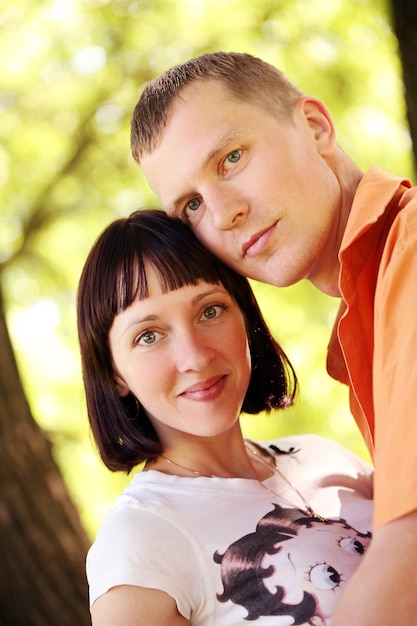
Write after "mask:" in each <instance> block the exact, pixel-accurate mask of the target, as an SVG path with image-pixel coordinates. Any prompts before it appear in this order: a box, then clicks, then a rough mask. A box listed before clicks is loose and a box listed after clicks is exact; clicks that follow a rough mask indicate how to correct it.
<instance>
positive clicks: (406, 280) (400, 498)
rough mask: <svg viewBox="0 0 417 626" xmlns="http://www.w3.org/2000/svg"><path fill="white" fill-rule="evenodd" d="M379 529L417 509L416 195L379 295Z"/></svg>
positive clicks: (393, 236)
mask: <svg viewBox="0 0 417 626" xmlns="http://www.w3.org/2000/svg"><path fill="white" fill-rule="evenodd" d="M373 392H374V407H375V458H374V461H375V526H376V527H378V526H381V525H382V524H385V523H387V522H389V521H391V520H393V519H397V518H399V517H401V516H403V515H406V514H408V513H411V512H412V511H414V510H415V509H416V508H417V454H416V450H415V445H416V444H415V442H416V441H417V408H416V406H417V402H416V401H417V196H416V195H414V199H413V201H412V202H409V204H408V205H407V206H406V207H404V208H403V210H402V211H401V212H400V213H399V215H398V217H397V219H396V222H395V224H394V225H393V227H392V228H391V232H390V235H389V238H388V240H387V244H386V246H385V251H384V257H383V259H382V261H381V266H380V274H379V278H378V285H377V290H376V294H375V346H374V367H373Z"/></svg>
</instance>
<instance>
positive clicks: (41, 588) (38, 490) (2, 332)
mask: <svg viewBox="0 0 417 626" xmlns="http://www.w3.org/2000/svg"><path fill="white" fill-rule="evenodd" d="M0 371H1V376H0V626H52V625H54V624H59V626H84V625H85V626H87V625H88V624H90V618H89V611H88V600H87V583H86V579H85V573H84V572H85V555H86V551H87V549H88V546H89V540H88V538H87V536H86V533H85V532H84V530H83V528H82V525H81V522H80V519H79V516H78V512H77V510H76V508H75V506H74V505H73V503H72V502H71V500H70V498H69V496H68V493H67V490H66V487H65V485H64V483H63V480H62V477H61V475H60V472H59V470H58V467H57V465H56V463H55V462H54V459H53V457H52V453H51V447H50V445H49V442H48V441H47V439H46V438H45V436H44V434H43V433H42V431H41V430H40V428H39V426H38V425H37V424H36V422H35V421H34V419H33V417H32V415H31V412H30V409H29V406H28V403H27V401H26V398H25V394H24V391H23V389H22V386H21V382H20V378H19V374H18V370H17V366H16V361H15V357H14V353H13V350H12V346H11V344H10V339H9V335H8V332H7V327H6V322H5V315H4V308H3V304H2V299H1V294H0Z"/></svg>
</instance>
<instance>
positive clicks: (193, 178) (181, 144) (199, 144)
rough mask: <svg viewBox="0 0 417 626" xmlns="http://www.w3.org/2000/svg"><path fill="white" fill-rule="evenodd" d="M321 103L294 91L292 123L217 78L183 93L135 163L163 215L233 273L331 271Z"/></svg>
mask: <svg viewBox="0 0 417 626" xmlns="http://www.w3.org/2000/svg"><path fill="white" fill-rule="evenodd" d="M332 128H333V127H332V124H331V121H330V122H329V116H328V114H327V115H326V112H325V108H324V107H323V106H322V105H321V104H320V103H319V102H318V101H316V100H314V99H312V98H300V100H299V101H298V102H297V103H296V105H295V107H294V115H293V119H292V120H288V119H283V118H282V117H281V118H278V117H274V116H273V115H272V114H271V113H268V112H267V111H266V110H265V109H263V108H261V107H260V106H258V105H255V104H250V103H247V102H242V101H240V100H237V98H236V97H235V96H234V95H232V94H231V93H230V92H229V91H228V90H227V89H226V88H225V87H224V86H223V85H222V84H220V83H219V82H217V81H209V82H197V83H194V84H192V85H191V86H189V87H187V88H186V89H184V90H183V92H182V93H181V94H180V97H179V98H177V99H176V100H175V101H174V103H173V105H172V107H171V110H170V114H169V117H168V123H167V126H166V128H165V129H164V131H163V133H162V136H161V140H160V143H159V145H158V147H157V148H156V149H155V150H154V151H153V152H152V153H148V154H145V155H144V156H143V158H142V161H141V166H142V168H143V171H144V173H145V176H146V177H147V179H148V181H149V183H150V184H151V186H152V187H153V189H154V190H155V192H156V194H157V195H158V196H159V197H160V199H161V201H162V203H163V206H164V208H165V210H166V212H167V213H168V214H169V215H171V216H176V217H180V218H181V219H182V220H184V221H187V222H188V223H189V224H190V226H191V227H192V228H193V230H194V232H195V233H196V235H197V237H198V238H199V239H200V240H201V241H202V242H203V243H204V244H205V245H206V246H207V247H208V248H209V249H210V250H212V252H214V254H216V255H217V256H218V257H219V258H221V259H222V260H223V261H224V262H225V263H226V264H228V265H229V266H230V267H232V268H234V269H235V270H237V271H238V272H240V273H241V274H244V275H246V276H249V277H251V278H254V279H257V280H260V281H263V282H267V283H271V284H273V285H277V286H286V285H291V284H294V283H296V282H298V281H299V280H301V279H302V278H309V279H310V280H312V282H313V283H316V284H317V286H319V287H320V283H321V282H322V281H323V280H324V281H326V276H327V275H328V274H329V272H330V273H333V272H334V270H335V268H334V266H335V264H336V263H337V251H338V248H339V244H340V239H339V235H340V233H338V232H337V225H338V212H339V208H340V201H341V199H340V197H341V192H340V187H339V182H338V179H337V177H336V176H335V174H334V172H333V169H332V167H331V162H332V158H333V153H334V150H335V140H334V134H333V133H332Z"/></svg>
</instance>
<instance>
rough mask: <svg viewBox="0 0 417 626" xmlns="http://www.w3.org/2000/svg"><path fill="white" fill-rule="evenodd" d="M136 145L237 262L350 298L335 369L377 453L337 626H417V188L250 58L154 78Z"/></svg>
mask: <svg viewBox="0 0 417 626" xmlns="http://www.w3.org/2000/svg"><path fill="white" fill-rule="evenodd" d="M132 151H133V155H134V157H135V158H136V159H137V160H138V162H139V163H140V165H141V166H142V169H143V171H144V173H145V176H146V177H147V179H148V181H149V183H150V184H151V186H152V187H153V189H154V190H155V192H156V193H157V194H158V196H159V197H160V198H161V201H162V203H163V206H164V208H165V210H166V212H167V213H168V214H169V215H172V216H176V217H179V218H181V219H182V220H184V221H186V222H187V223H189V225H190V226H191V227H192V229H193V230H194V231H195V233H196V235H197V236H198V237H199V238H200V239H201V241H202V242H203V243H204V244H205V245H206V246H207V247H209V248H210V249H211V250H212V251H213V252H214V253H215V254H216V255H217V256H219V257H220V258H221V259H222V260H223V261H224V262H225V263H227V264H228V265H230V266H231V267H233V268H234V269H236V270H238V271H239V272H241V273H242V274H245V275H246V276H249V277H251V278H254V279H257V280H260V281H263V282H267V283H270V284H272V285H276V286H278V287H284V286H286V285H292V284H294V283H296V282H298V281H299V280H301V279H303V278H307V279H308V280H310V281H311V282H312V283H313V284H314V285H315V286H316V287H317V288H319V289H320V290H321V291H323V292H325V293H327V294H329V295H332V296H336V297H341V298H342V303H341V308H340V312H339V316H338V319H337V322H336V325H335V328H334V331H333V334H332V339H331V342H330V346H329V353H328V370H329V373H330V374H331V375H332V376H333V377H334V378H336V379H338V380H340V381H342V382H344V383H346V384H348V385H349V387H350V402H351V409H352V412H353V414H354V416H355V419H356V421H357V423H358V426H359V428H360V429H361V432H362V434H363V436H364V438H365V440H366V442H367V444H368V447H369V450H370V452H371V454H372V456H373V459H374V463H375V528H374V537H373V540H372V543H371V547H370V548H369V551H368V553H367V555H366V557H365V559H364V561H363V563H362V565H361V566H360V568H359V570H358V572H357V574H356V577H354V579H352V581H351V582H350V584H349V586H348V589H347V591H346V592H345V594H344V595H343V597H342V600H341V602H340V605H339V609H338V611H337V613H336V615H335V617H334V620H333V622H332V626H377V625H379V624H381V625H382V624H383V625H384V626H398V624H402V625H403V626H406V625H407V626H408V625H411V624H417V568H416V567H414V561H415V558H416V555H417V452H416V451H415V449H414V446H415V444H414V442H415V441H417V419H416V398H417V358H416V349H417V189H416V188H412V187H411V183H410V182H409V181H408V180H402V179H401V178H398V177H397V176H393V175H390V174H388V173H386V172H383V171H382V170H379V169H378V168H371V169H370V170H369V171H368V172H366V173H365V174H364V173H363V172H362V171H361V170H360V169H359V168H358V167H357V166H356V165H355V164H354V163H353V162H352V161H351V160H350V159H349V157H348V156H347V155H346V154H345V153H344V152H343V151H342V150H341V148H340V147H339V146H338V144H337V141H336V135H335V128H334V124H333V120H332V117H331V115H330V113H329V111H328V110H327V108H326V107H325V105H324V104H323V103H322V102H320V101H319V100H317V99H316V98H313V97H311V96H308V95H305V94H303V93H302V92H301V91H300V90H299V89H298V88H297V87H296V86H295V85H293V84H292V83H291V82H290V81H289V80H288V79H287V78H286V77H285V76H284V75H283V74H282V73H281V72H279V71H278V70H277V69H276V68H274V67H272V66H271V65H269V64H267V63H264V62H263V61H261V60H260V59H256V58H254V57H252V56H250V55H246V54H235V53H213V54H208V55H203V56H202V57H200V58H198V59H193V60H191V61H189V62H187V63H185V64H183V65H182V66H180V67H176V68H172V69H171V70H169V71H168V72H166V73H165V74H164V75H163V76H162V77H160V78H159V79H156V80H155V81H153V82H152V83H150V84H149V85H148V86H147V87H146V88H145V91H144V93H143V94H142V96H141V98H140V100H139V102H138V104H137V106H136V108H135V111H134V114H133V119H132Z"/></svg>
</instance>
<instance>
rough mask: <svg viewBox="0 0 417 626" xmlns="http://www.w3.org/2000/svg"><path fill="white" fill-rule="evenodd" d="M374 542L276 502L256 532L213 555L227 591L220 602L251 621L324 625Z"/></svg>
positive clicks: (343, 523) (340, 524)
mask: <svg viewBox="0 0 417 626" xmlns="http://www.w3.org/2000/svg"><path fill="white" fill-rule="evenodd" d="M370 539H371V534H370V533H360V532H358V531H356V530H355V529H354V528H352V527H351V526H350V525H349V524H347V523H346V521H345V520H343V519H338V520H329V521H326V522H321V521H316V520H312V519H311V518H307V517H305V516H304V515H303V514H302V513H301V512H300V511H298V510H297V509H283V508H281V507H280V506H279V505H277V504H274V509H273V511H270V512H269V513H267V515H265V516H264V517H263V518H261V520H260V521H259V523H258V525H257V527H256V531H255V532H254V533H250V534H249V535H245V536H243V537H241V538H240V539H238V540H237V541H235V542H234V543H233V544H231V545H230V546H229V547H228V548H227V550H226V552H225V553H224V554H223V555H220V554H218V553H216V554H215V555H214V560H215V561H216V562H217V563H220V564H221V578H222V583H223V588H224V591H223V593H222V594H218V600H219V601H220V602H227V601H228V600H230V601H232V602H234V603H235V604H239V605H241V606H243V607H244V608H245V609H246V610H247V612H248V615H247V617H246V619H248V620H256V619H258V618H259V617H260V616H262V615H273V616H282V617H283V618H284V616H287V617H289V618H290V621H288V622H287V621H283V622H281V621H280V622H279V623H280V624H281V623H282V624H287V623H288V624H310V625H314V626H317V625H319V626H326V625H327V624H328V623H329V621H328V620H329V619H330V618H331V617H332V614H333V611H334V609H335V606H336V603H337V601H338V599H339V596H340V594H341V593H342V589H343V587H344V586H345V584H346V583H347V581H348V580H349V578H350V577H351V576H352V574H353V572H354V571H355V569H356V568H357V567H358V565H359V563H360V561H361V558H362V557H363V555H364V554H365V552H366V549H367V547H368V545H369V542H370Z"/></svg>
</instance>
